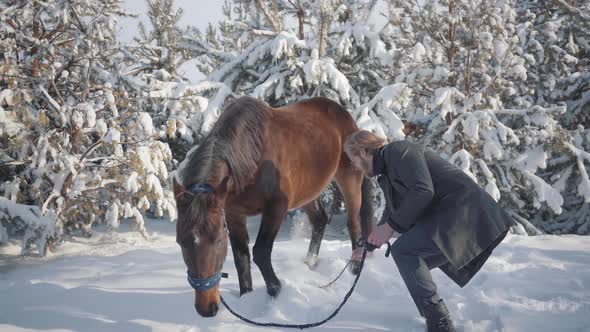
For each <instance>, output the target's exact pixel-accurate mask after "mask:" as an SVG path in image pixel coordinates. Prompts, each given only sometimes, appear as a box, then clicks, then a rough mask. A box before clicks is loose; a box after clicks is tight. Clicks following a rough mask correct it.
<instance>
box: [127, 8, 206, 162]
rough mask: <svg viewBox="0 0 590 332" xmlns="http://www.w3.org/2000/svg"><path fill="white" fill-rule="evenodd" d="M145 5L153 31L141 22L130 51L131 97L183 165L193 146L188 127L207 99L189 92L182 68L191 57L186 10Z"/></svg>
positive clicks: (129, 46)
mask: <svg viewBox="0 0 590 332" xmlns="http://www.w3.org/2000/svg"><path fill="white" fill-rule="evenodd" d="M146 5H147V8H148V12H147V18H148V20H149V23H150V24H149V28H148V27H146V26H145V25H144V24H143V23H141V22H140V24H139V36H137V37H135V38H134V40H133V43H131V44H130V45H128V46H127V49H128V50H129V52H128V53H127V56H128V57H127V59H126V63H127V64H128V66H129V69H128V75H131V76H133V78H134V83H135V84H133V87H134V88H135V91H133V92H130V97H131V98H133V99H134V100H135V101H136V103H137V107H138V108H139V109H141V110H144V111H146V112H147V113H149V114H150V115H151V116H152V119H153V121H154V126H155V128H156V130H157V131H158V136H159V137H160V139H161V140H162V141H165V142H167V143H168V144H169V146H170V148H171V151H172V154H173V157H174V158H175V159H177V160H178V159H180V160H182V159H184V156H185V154H186V152H187V151H188V148H189V147H190V145H192V143H193V132H192V130H191V127H190V126H189V124H190V123H191V122H192V117H193V116H198V115H199V113H200V112H201V111H202V110H203V109H204V107H206V104H207V100H206V99H204V98H203V97H201V96H199V95H197V94H196V93H195V92H194V91H193V90H191V89H189V88H188V86H189V82H188V80H187V78H185V77H183V74H182V70H181V69H180V67H181V66H183V65H184V64H185V63H186V62H187V61H188V60H189V58H190V56H191V55H190V52H189V51H188V50H186V49H185V48H183V46H182V38H183V37H182V35H183V31H182V30H181V28H180V27H179V22H180V19H181V17H182V15H183V10H182V9H181V8H176V6H175V4H174V0H147V1H146ZM148 29H149V30H148ZM197 122H198V119H197Z"/></svg>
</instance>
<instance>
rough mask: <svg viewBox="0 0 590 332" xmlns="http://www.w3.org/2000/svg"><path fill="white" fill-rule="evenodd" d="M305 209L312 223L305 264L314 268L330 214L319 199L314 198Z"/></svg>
mask: <svg viewBox="0 0 590 332" xmlns="http://www.w3.org/2000/svg"><path fill="white" fill-rule="evenodd" d="M303 211H305V213H306V214H307V216H308V217H309V222H310V223H311V228H312V230H311V242H310V243H309V249H308V250H307V257H306V258H305V264H307V266H309V268H310V269H314V268H315V267H316V266H317V264H318V257H319V252H320V245H321V244H322V238H323V237H324V230H325V229H326V224H327V222H328V216H327V215H326V212H325V211H324V208H323V207H322V204H321V203H320V200H319V199H315V200H313V201H312V202H311V203H309V204H307V205H305V206H304V207H303Z"/></svg>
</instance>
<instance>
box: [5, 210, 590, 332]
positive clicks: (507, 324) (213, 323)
mask: <svg viewBox="0 0 590 332" xmlns="http://www.w3.org/2000/svg"><path fill="white" fill-rule="evenodd" d="M257 226H258V224H257V221H256V220H253V221H252V222H251V223H250V225H249V227H250V232H251V234H255V231H256V230H257ZM122 227H123V226H122ZM146 227H147V228H148V230H150V231H151V233H150V234H151V235H152V236H151V239H150V240H149V241H146V240H143V239H142V238H141V237H140V236H139V235H138V234H137V233H134V232H131V231H125V230H121V231H120V232H119V233H117V234H107V233H104V232H101V231H100V230H98V231H97V232H95V234H94V236H93V238H91V239H85V238H72V239H70V241H69V242H66V243H65V244H64V245H63V246H62V247H60V251H59V252H58V253H53V254H51V253H50V254H49V257H48V258H46V259H43V260H40V259H37V258H20V257H15V256H14V255H13V254H16V253H18V251H19V249H20V248H19V246H18V244H16V243H13V244H9V245H5V246H2V247H0V308H2V309H1V310H0V331H38V330H42V331H209V330H211V331H226V330H228V331H229V330H231V331H235V332H237V331H254V330H260V328H257V327H253V326H249V325H246V324H244V323H242V322H241V321H239V320H238V319H237V318H234V317H233V316H232V315H231V314H230V313H229V312H228V311H227V310H225V309H224V308H223V309H221V310H220V312H219V313H218V315H217V316H216V317H214V318H202V317H200V316H198V315H197V314H196V313H195V311H194V308H193V291H192V289H190V287H189V286H188V284H187V283H186V280H185V271H186V269H185V267H184V264H183V262H182V258H181V255H180V252H179V249H178V246H177V245H176V244H175V242H174V238H175V237H174V224H168V223H166V222H162V221H149V222H147V223H146ZM342 228H343V222H342V221H341V220H334V222H333V224H332V225H330V226H329V227H328V228H327V235H326V238H325V240H324V242H323V243H322V249H321V258H320V263H319V265H318V267H317V269H316V270H315V271H310V270H309V269H308V268H307V266H306V265H305V264H304V262H303V258H304V256H305V253H306V250H307V246H308V243H309V226H308V225H307V223H306V222H304V221H303V220H302V218H296V219H295V220H293V221H288V222H286V223H285V224H284V225H283V229H282V230H281V233H280V234H279V237H278V239H277V242H276V243H275V247H274V248H275V249H274V252H273V261H274V266H275V270H276V271H277V275H278V276H279V278H280V279H281V280H282V283H283V290H282V293H281V294H280V296H279V297H278V298H277V299H274V300H273V299H271V298H270V297H269V296H268V295H267V294H266V291H265V287H264V283H263V280H262V277H261V275H260V272H259V271H258V269H257V268H256V267H255V266H253V270H252V276H253V279H254V287H255V289H254V292H252V293H251V294H249V295H246V296H243V297H242V298H239V297H238V289H239V288H238V280H237V278H236V273H235V268H234V266H233V259H232V258H231V257H230V256H231V250H230V251H229V255H230V256H228V257H227V260H226V264H225V266H224V271H226V272H229V274H230V278H229V279H223V280H222V284H221V288H222V294H223V296H224V297H225V298H226V300H227V301H228V302H230V303H231V305H232V306H233V307H234V308H235V310H237V311H238V312H241V313H242V314H244V315H245V316H247V317H250V318H252V319H256V320H259V321H276V322H290V323H306V322H313V321H318V320H321V319H323V318H324V317H326V316H327V315H329V314H330V313H331V312H332V310H333V309H334V308H335V307H336V306H337V305H338V304H339V303H340V301H341V299H342V297H343V296H344V294H345V293H346V291H347V290H348V289H349V287H350V285H351V283H352V281H353V279H354V278H353V276H352V275H350V274H349V273H345V274H344V275H343V276H342V277H341V278H340V279H339V280H338V281H337V282H336V284H335V285H333V286H331V287H330V288H328V289H320V288H318V287H317V286H318V285H321V284H325V283H327V282H328V281H330V280H331V279H332V278H333V277H334V276H336V275H337V273H338V272H339V271H340V270H341V269H342V267H343V266H344V265H345V263H346V258H347V257H349V255H350V246H349V242H348V241H347V240H341V239H346V237H345V236H344V235H343V231H342ZM251 238H254V236H251ZM97 243H100V244H97ZM589 253H590V237H582V236H537V237H522V236H516V235H509V236H508V237H507V239H506V240H505V241H504V243H502V244H501V245H500V247H499V248H498V249H497V250H496V251H495V252H494V255H493V256H492V257H491V258H490V260H489V262H488V263H487V265H486V266H485V267H484V268H483V270H482V271H481V272H480V273H479V274H478V275H477V276H476V277H475V279H474V280H473V281H472V282H471V283H470V284H469V285H468V286H467V287H465V288H464V289H461V288H459V287H457V286H455V285H454V284H453V283H452V282H451V281H450V280H449V279H447V278H446V277H445V276H444V274H442V273H441V272H440V271H438V270H437V271H434V278H435V280H436V281H437V283H438V285H439V288H440V293H441V295H442V296H443V298H445V300H446V302H447V304H448V305H449V308H450V310H451V311H452V315H453V317H454V320H455V323H456V325H458V327H459V330H460V331H486V332H491V331H522V332H531V331H535V332H542V331H547V332H556V331H590V254H589ZM268 330H275V331H277V330H278V329H268ZM316 330H324V331H328V330H329V331H363V330H371V331H405V332H407V331H423V330H424V325H423V321H422V320H421V319H420V317H419V315H418V313H417V311H416V308H415V307H414V304H413V302H412V300H411V299H410V297H409V295H408V294H407V290H406V288H405V286H404V285H403V282H402V280H401V278H400V276H399V275H398V272H397V269H396V267H395V265H394V263H393V261H392V259H391V258H385V257H384V256H383V250H381V251H378V252H376V254H375V255H374V256H373V257H371V258H369V259H367V263H366V266H365V269H364V271H363V274H362V276H361V279H360V281H359V284H358V286H357V289H356V290H355V292H354V294H353V295H352V297H351V298H350V299H349V302H348V303H347V304H346V305H345V306H344V308H343V309H342V311H341V312H340V314H339V315H338V316H336V317H335V318H334V319H333V320H331V321H330V322H328V323H327V324H325V325H323V326H321V327H319V328H316Z"/></svg>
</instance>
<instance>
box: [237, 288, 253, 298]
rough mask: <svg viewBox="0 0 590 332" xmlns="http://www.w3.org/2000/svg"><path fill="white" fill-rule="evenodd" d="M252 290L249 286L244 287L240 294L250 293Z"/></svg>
mask: <svg viewBox="0 0 590 332" xmlns="http://www.w3.org/2000/svg"><path fill="white" fill-rule="evenodd" d="M251 291H252V288H250V287H248V288H244V289H240V296H242V295H244V294H247V293H250V292H251Z"/></svg>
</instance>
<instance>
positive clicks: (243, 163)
mask: <svg viewBox="0 0 590 332" xmlns="http://www.w3.org/2000/svg"><path fill="white" fill-rule="evenodd" d="M270 116H271V109H270V108H269V107H268V106H267V105H266V104H264V103H263V102H261V101H259V100H258V99H255V98H251V97H241V98H239V99H237V100H235V101H233V102H232V103H231V104H229V105H228V106H227V107H226V108H225V110H224V111H223V112H222V113H221V115H220V116H219V119H218V120H217V122H216V123H215V125H214V126H213V128H212V129H211V131H210V132H209V134H208V135H207V136H206V137H205V138H204V139H203V141H202V142H201V143H200V144H199V146H198V147H197V149H196V150H194V151H193V152H190V155H189V156H187V158H188V159H189V160H188V163H187V164H186V166H185V167H184V169H182V173H183V174H182V178H183V182H184V183H183V184H184V185H185V186H189V185H191V184H194V183H205V181H207V178H208V176H209V175H210V174H211V173H212V172H213V171H214V169H213V167H215V164H216V161H219V160H224V161H226V162H227V164H228V165H229V168H230V171H231V173H232V176H233V180H234V182H235V184H236V189H237V190H238V191H241V190H242V189H243V188H244V187H245V186H246V185H247V184H248V182H249V181H250V180H251V178H252V177H253V176H254V173H255V172H256V169H257V168H258V165H259V163H260V161H261V160H260V159H261V158H262V150H263V136H264V130H265V127H266V123H267V121H268V119H269V118H270Z"/></svg>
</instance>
